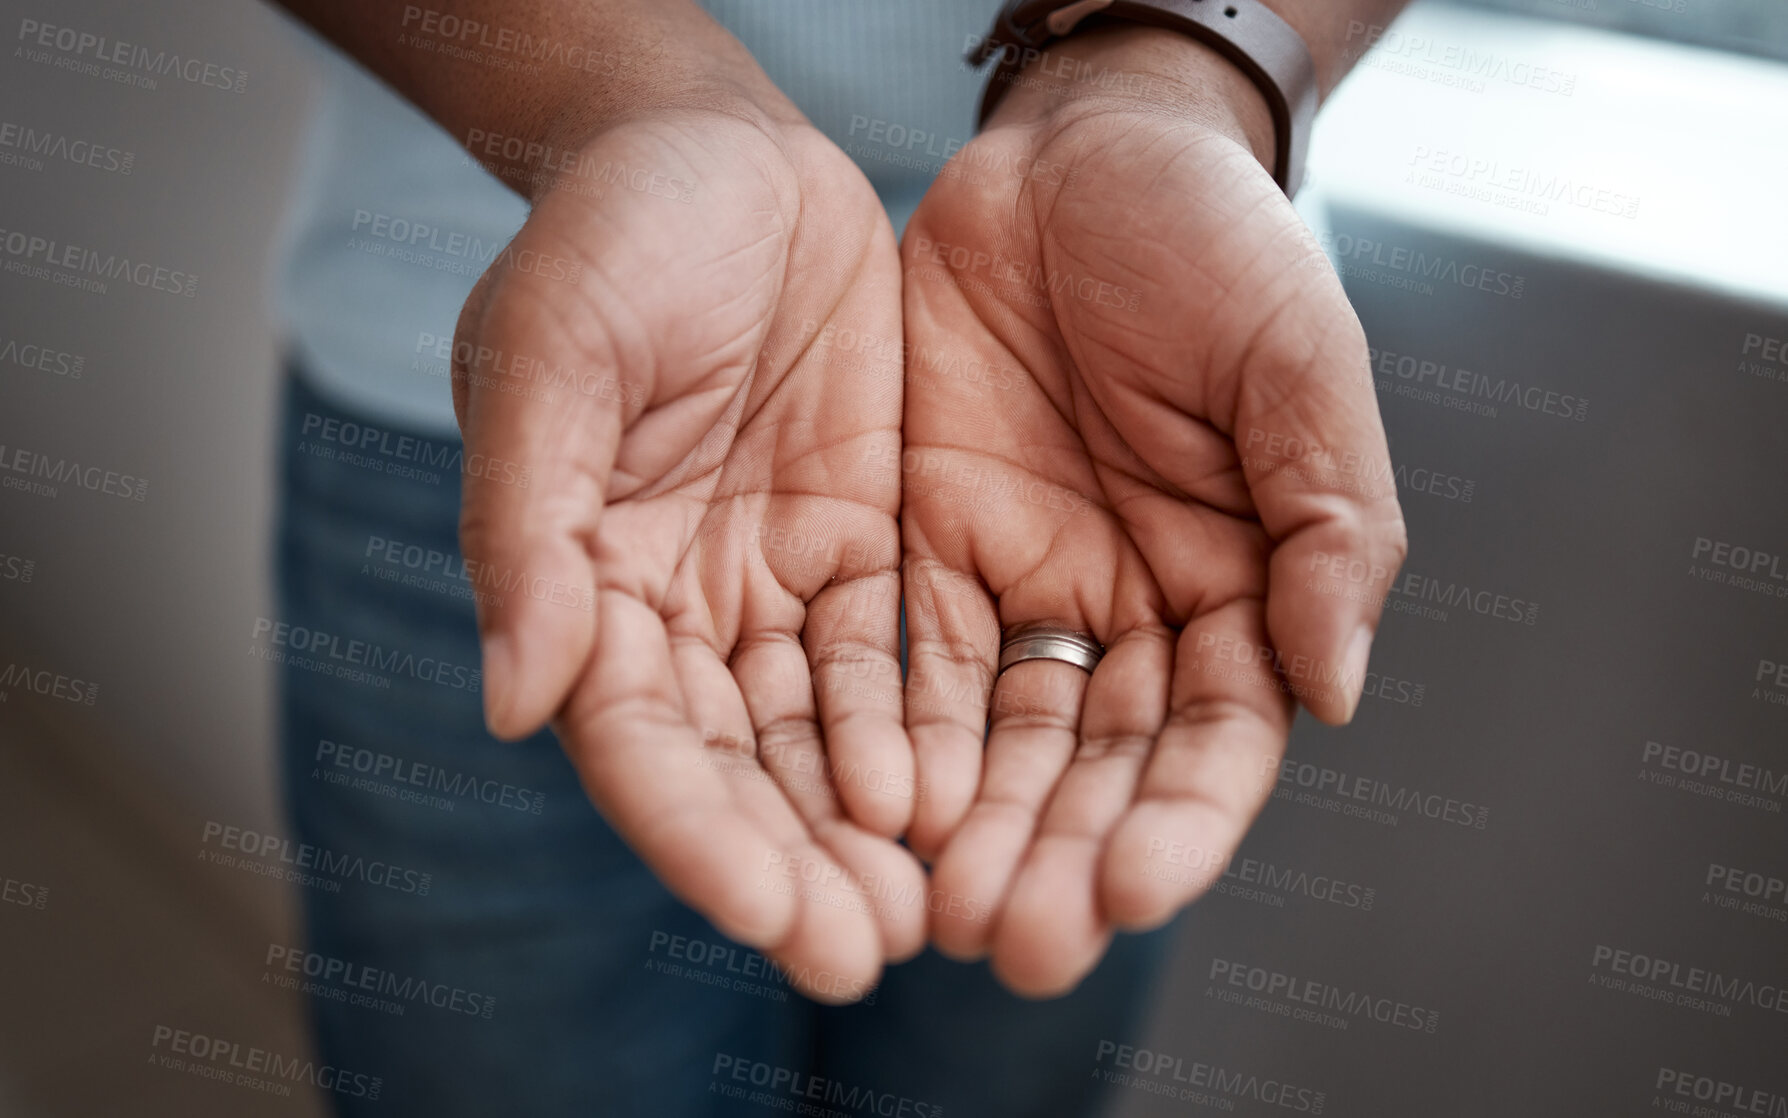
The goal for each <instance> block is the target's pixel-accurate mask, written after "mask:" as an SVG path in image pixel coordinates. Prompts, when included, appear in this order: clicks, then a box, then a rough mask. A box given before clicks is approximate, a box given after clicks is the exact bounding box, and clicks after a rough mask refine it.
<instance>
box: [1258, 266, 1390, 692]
mask: <svg viewBox="0 0 1788 1118" xmlns="http://www.w3.org/2000/svg"><path fill="white" fill-rule="evenodd" d="M1302 274H1303V275H1304V276H1310V275H1311V274H1312V270H1311V269H1308V268H1306V269H1303V270H1302ZM1292 291H1293V294H1292V295H1291V296H1290V298H1291V299H1292V300H1293V301H1292V302H1290V303H1288V304H1286V306H1287V307H1288V309H1287V310H1285V311H1283V312H1282V313H1280V314H1279V315H1278V316H1277V317H1275V318H1273V319H1270V320H1269V322H1268V324H1267V326H1266V330H1267V331H1268V332H1269V333H1270V334H1271V335H1272V338H1273V341H1272V342H1271V343H1270V344H1260V345H1258V346H1257V347H1256V348H1255V350H1254V351H1253V353H1252V354H1251V355H1250V358H1249V360H1248V361H1247V363H1246V364H1245V365H1244V366H1243V372H1242V379H1241V382H1240V387H1239V392H1238V396H1237V406H1236V418H1235V427H1234V430H1233V432H1232V433H1233V435H1234V437H1235V440H1236V446H1237V449H1238V450H1239V452H1240V454H1241V461H1242V470H1243V474H1244V476H1245V477H1246V478H1247V481H1248V488H1249V491H1250V493H1251V494H1252V495H1253V498H1254V504H1255V507H1256V509H1257V510H1258V514H1259V516H1260V521H1261V524H1262V525H1263V526H1264V527H1265V528H1266V531H1267V534H1268V535H1269V536H1271V537H1272V539H1273V542H1274V546H1273V552H1272V559H1271V562H1270V567H1269V586H1270V589H1269V591H1268V594H1267V612H1266V620H1267V631H1268V632H1269V633H1270V634H1271V635H1272V640H1273V644H1274V646H1275V647H1276V648H1277V649H1278V650H1279V652H1280V654H1281V661H1280V663H1281V668H1282V671H1283V673H1284V675H1285V679H1286V682H1287V683H1288V684H1290V685H1291V688H1292V692H1293V694H1295V695H1297V697H1298V698H1299V699H1301V700H1302V701H1303V703H1304V705H1305V706H1306V707H1308V708H1309V709H1310V712H1311V713H1312V714H1314V715H1316V716H1317V717H1318V718H1321V719H1323V720H1324V721H1326V722H1331V723H1340V722H1347V721H1349V720H1351V719H1352V718H1353V713H1354V710H1355V709H1356V708H1357V707H1358V705H1359V700H1360V694H1361V691H1362V689H1363V688H1364V685H1365V678H1366V663H1367V659H1368V657H1369V655H1370V652H1371V646H1372V640H1373V636H1374V634H1375V633H1376V632H1377V629H1378V621H1379V618H1380V616H1381V615H1382V602H1383V600H1384V595H1385V593H1386V592H1387V591H1388V590H1389V588H1390V585H1391V581H1392V579H1393V578H1394V577H1395V576H1396V573H1397V569H1398V567H1400V566H1401V565H1402V563H1403V558H1404V555H1405V554H1406V553H1407V551H1408V537H1407V533H1406V531H1405V528H1404V524H1403V513H1402V509H1401V507H1400V506H1399V504H1398V502H1397V487H1396V483H1395V477H1394V475H1393V473H1392V469H1391V459H1390V449H1389V447H1388V446H1387V444H1386V442H1385V436H1384V427H1383V425H1382V423H1381V422H1380V420H1379V415H1378V403H1377V398H1376V395H1375V393H1374V390H1373V387H1372V378H1371V370H1370V366H1369V363H1368V351H1367V348H1366V339H1365V334H1364V333H1363V332H1362V331H1361V329H1360V325H1359V321H1358V319H1356V318H1355V317H1354V314H1353V310H1352V308H1351V307H1349V306H1348V304H1347V300H1346V297H1345V296H1344V295H1343V294H1342V292H1341V288H1340V284H1339V281H1337V280H1336V279H1335V278H1334V275H1333V273H1332V272H1329V271H1328V270H1327V269H1326V268H1324V269H1321V270H1320V271H1317V272H1315V278H1313V279H1307V280H1305V281H1304V282H1302V283H1300V284H1298V285H1296V286H1295V287H1294V288H1293V289H1292Z"/></svg>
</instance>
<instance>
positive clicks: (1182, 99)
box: [987, 24, 1277, 173]
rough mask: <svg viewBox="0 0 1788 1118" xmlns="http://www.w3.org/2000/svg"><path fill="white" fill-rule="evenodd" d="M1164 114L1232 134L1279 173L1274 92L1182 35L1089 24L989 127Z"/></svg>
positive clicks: (1018, 84) (1025, 73) (1017, 82)
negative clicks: (1269, 99) (1272, 102)
mask: <svg viewBox="0 0 1788 1118" xmlns="http://www.w3.org/2000/svg"><path fill="white" fill-rule="evenodd" d="M1113 111H1117V112H1124V111H1130V112H1144V113H1162V114H1167V115H1170V116H1173V117H1175V118H1177V119H1181V120H1185V121H1188V122H1190V123H1194V124H1198V125H1201V126H1203V127H1205V128H1208V129H1210V130H1212V131H1215V132H1218V133H1220V134H1222V135H1225V136H1228V137H1229V138H1230V139H1231V140H1234V141H1235V142H1236V143H1237V144H1239V145H1241V146H1242V147H1244V148H1246V149H1247V150H1249V151H1251V152H1253V153H1254V156H1255V158H1256V159H1258V160H1259V161H1260V163H1261V165H1262V166H1263V167H1265V168H1266V170H1267V171H1268V173H1272V172H1273V171H1274V163H1275V161H1276V156H1275V151H1276V148H1275V143H1276V136H1277V134H1276V131H1275V127H1274V124H1273V113H1272V109H1271V107H1270V106H1269V105H1268V103H1267V99H1266V95H1265V94H1263V93H1262V92H1261V90H1260V87H1259V86H1257V85H1255V84H1254V80H1253V79H1252V78H1250V77H1249V76H1248V75H1247V74H1245V73H1243V72H1242V70H1241V69H1240V68H1239V67H1238V66H1236V65H1235V63H1233V62H1231V61H1229V60H1228V59H1226V58H1224V57H1223V56H1222V55H1221V54H1219V53H1218V52H1217V51H1215V50H1213V49H1212V48H1210V47H1208V46H1206V45H1205V44H1203V43H1201V42H1199V41H1198V40H1196V39H1193V38H1191V37H1190V36H1187V35H1184V34H1182V33H1180V32H1177V31H1171V30H1167V29H1165V28H1158V27H1144V26H1140V25H1134V24H1106V25H1101V26H1096V27H1095V26H1088V27H1085V28H1084V29H1082V30H1080V31H1077V32H1076V33H1075V34H1074V35H1072V36H1071V37H1069V38H1066V39H1062V40H1058V41H1055V42H1052V43H1050V44H1049V45H1048V46H1047V47H1045V48H1043V49H1042V50H1041V51H1040V52H1039V53H1038V56H1037V57H1036V58H1034V59H1032V60H1031V61H1030V62H1028V63H1027V64H1026V65H1025V67H1024V68H1023V69H1022V70H1021V71H1019V72H1018V73H1016V74H1014V75H1012V77H1011V79H1010V84H1009V87H1008V88H1007V89H1006V90H1005V91H1004V92H1003V94H1002V95H1001V97H1000V99H999V102H998V104H997V105H995V107H994V110H993V113H992V114H991V115H990V116H989V117H988V120H987V124H988V127H994V126H997V125H1000V124H1013V123H1021V124H1023V123H1042V122H1046V121H1055V120H1063V119H1067V118H1071V117H1073V116H1075V115H1079V114H1082V113H1089V112H1091V113H1099V112H1113Z"/></svg>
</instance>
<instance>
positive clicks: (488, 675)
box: [453, 273, 623, 740]
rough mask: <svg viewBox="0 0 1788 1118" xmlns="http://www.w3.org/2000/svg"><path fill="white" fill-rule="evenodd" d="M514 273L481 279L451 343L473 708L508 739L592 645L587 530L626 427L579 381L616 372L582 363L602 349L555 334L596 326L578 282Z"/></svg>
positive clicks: (592, 584) (612, 402)
mask: <svg viewBox="0 0 1788 1118" xmlns="http://www.w3.org/2000/svg"><path fill="white" fill-rule="evenodd" d="M532 278H533V277H526V279H532ZM518 279H523V277H516V276H514V275H503V276H499V277H494V278H493V274H492V273H487V274H486V275H485V277H484V278H483V279H481V280H480V281H479V284H478V286H477V288H475V289H474V291H473V292H472V296H471V298H470V299H468V300H467V302H466V306H465V308H464V310H462V311H461V313H460V320H459V327H458V329H457V331H456V332H455V337H454V347H453V380H454V410H455V412H456V414H457V415H458V418H459V422H460V430H461V433H462V435H463V437H464V441H465V454H464V463H463V471H462V476H463V485H464V489H463V498H462V505H461V513H460V546H461V550H462V551H463V553H464V555H465V558H466V568H467V575H468V578H469V579H470V581H471V584H472V589H473V592H474V599H475V601H476V603H477V611H478V633H479V641H480V644H481V645H482V647H483V654H484V718H485V722H486V724H487V725H488V726H489V727H490V731H491V733H493V734H495V735H496V736H497V737H499V738H504V739H507V740H514V739H517V738H521V737H524V736H526V735H528V734H531V733H533V732H534V731H535V730H538V729H539V728H540V727H541V726H542V725H543V724H545V722H546V721H547V720H548V719H549V718H551V717H552V716H553V715H554V713H555V712H556V711H557V710H558V708H559V707H560V706H561V705H562V704H563V702H564V700H565V696H566V694H567V693H568V692H569V691H570V689H571V685H572V683H573V681H575V680H576V678H577V677H578V675H579V673H580V672H581V671H582V669H583V667H584V665H585V663H586V661H587V660H588V659H589V656H590V651H591V649H592V647H593V645H594V643H595V637H596V624H597V616H596V597H597V595H596V566H595V561H594V559H593V556H594V555H595V541H596V528H597V524H598V522H599V521H600V519H601V515H602V509H603V499H604V496H605V495H606V494H607V492H608V482H609V475H610V473H611V471H612V470H613V467H614V462H615V453H616V448H617V446H618V445H619V443H620V439H621V432H622V428H623V416H622V414H621V408H620V403H619V399H620V396H621V394H620V393H601V394H597V393H586V392H583V391H581V390H580V385H582V384H586V383H608V384H613V383H615V382H614V380H613V379H612V378H611V379H605V378H604V376H603V375H602V373H603V371H602V370H599V369H588V368H582V367H580V365H579V362H580V360H581V359H582V355H583V354H587V353H591V352H600V351H601V347H596V346H587V345H585V344H582V343H585V342H587V341H588V340H589V339H588V338H586V337H583V336H581V334H580V337H578V338H577V339H576V342H575V343H573V342H572V340H571V339H569V338H567V337H566V336H565V335H566V329H567V327H566V323H567V322H577V323H578V325H579V328H580V331H581V333H588V332H589V331H591V330H599V328H600V324H596V323H591V322H589V318H590V317H591V316H589V315H588V313H587V309H586V308H584V307H582V306H580V305H579V301H578V292H577V291H576V290H575V288H572V287H567V288H566V290H565V291H562V292H561V291H552V290H547V289H546V288H547V286H548V285H545V284H540V283H538V282H534V283H529V282H517V281H518ZM580 312H581V313H580ZM587 363H588V362H586V364H587ZM592 373H594V374H595V376H594V377H592V376H591V374H592Z"/></svg>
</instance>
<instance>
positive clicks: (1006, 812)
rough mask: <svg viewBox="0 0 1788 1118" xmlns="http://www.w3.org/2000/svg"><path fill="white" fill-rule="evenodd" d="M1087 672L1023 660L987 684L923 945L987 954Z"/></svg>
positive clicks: (1058, 771)
mask: <svg viewBox="0 0 1788 1118" xmlns="http://www.w3.org/2000/svg"><path fill="white" fill-rule="evenodd" d="M1086 687H1087V674H1086V672H1084V671H1082V670H1081V669H1080V668H1077V667H1075V666H1074V665H1072V664H1065V663H1062V662H1060V661H1057V660H1027V661H1024V662H1022V663H1019V664H1015V665H1013V666H1012V667H1011V668H1009V669H1007V670H1006V671H1005V672H1003V673H1001V675H1000V677H999V680H998V681H997V682H996V683H995V685H994V698H993V724H992V728H991V730H990V731H989V733H988V735H987V757H986V764H985V769H984V772H983V776H982V780H981V790H980V794H979V795H977V796H976V797H975V802H974V804H973V806H971V807H970V808H969V811H968V814H967V816H965V817H964V818H963V821H962V825H961V826H960V827H959V828H957V830H956V833H955V834H954V835H953V836H951V838H950V841H949V843H948V845H946V846H945V847H944V851H943V853H942V854H941V855H940V856H939V858H938V860H937V864H936V866H935V867H933V872H932V886H933V894H934V895H933V898H932V922H931V937H932V942H933V943H935V944H936V945H937V948H938V950H940V951H942V952H943V953H944V954H946V955H949V956H950V957H952V958H955V959H962V960H970V959H977V958H980V957H981V956H982V955H984V954H985V953H986V952H987V948H988V944H989V942H990V940H991V938H992V933H993V929H994V924H995V922H996V921H998V920H1000V919H1002V917H1000V915H999V913H1000V910H1001V909H1002V908H1003V906H1004V902H1005V899H1006V894H1007V892H1008V891H1009V890H1010V888H1011V885H1012V881H1013V878H1014V876H1015V875H1016V874H1017V872H1018V867H1019V866H1020V865H1021V864H1022V863H1023V860H1024V854H1025V851H1026V850H1027V849H1028V848H1029V846H1030V844H1031V838H1032V836H1033V835H1034V834H1035V833H1036V829H1037V821H1038V818H1039V817H1040V816H1041V814H1042V812H1043V808H1044V806H1045V805H1046V804H1047V803H1048V802H1049V797H1050V794H1051V793H1052V792H1053V791H1054V790H1055V786H1056V782H1057V781H1058V780H1060V779H1061V775H1062V772H1063V770H1064V769H1066V768H1067V767H1068V761H1069V759H1070V758H1072V757H1073V755H1074V747H1075V744H1076V743H1077V742H1078V740H1079V734H1080V705H1081V700H1082V698H1083V697H1084V696H1085V694H1086Z"/></svg>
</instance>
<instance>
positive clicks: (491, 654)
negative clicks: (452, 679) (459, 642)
mask: <svg viewBox="0 0 1788 1118" xmlns="http://www.w3.org/2000/svg"><path fill="white" fill-rule="evenodd" d="M514 679H515V648H514V646H513V645H512V644H511V643H510V640H509V634H507V633H491V634H490V635H489V636H486V637H485V638H484V681H483V687H484V725H485V728H486V729H488V730H489V731H490V732H491V733H492V734H493V735H495V736H497V737H499V738H501V737H503V736H504V734H503V731H502V728H501V727H502V718H503V715H505V714H507V713H508V712H509V708H510V706H512V705H513V704H512V703H511V702H510V695H509V692H510V688H511V686H512V684H513V681H514Z"/></svg>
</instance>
